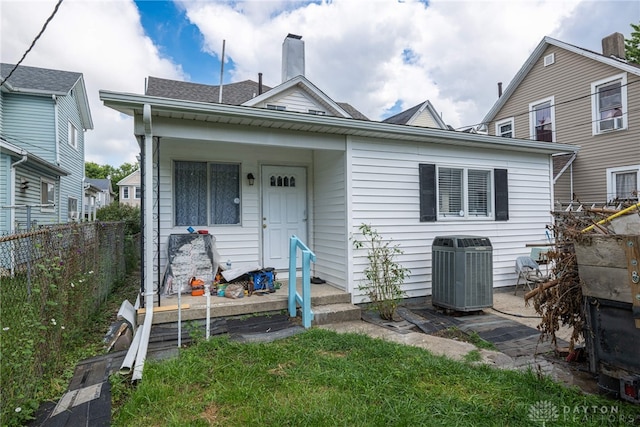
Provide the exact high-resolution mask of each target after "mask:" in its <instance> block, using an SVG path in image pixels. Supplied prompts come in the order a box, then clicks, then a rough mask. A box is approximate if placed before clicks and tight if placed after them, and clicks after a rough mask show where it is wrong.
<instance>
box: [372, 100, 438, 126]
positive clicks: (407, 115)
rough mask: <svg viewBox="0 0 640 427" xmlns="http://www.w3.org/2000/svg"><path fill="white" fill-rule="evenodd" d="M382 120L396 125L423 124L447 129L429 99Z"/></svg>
mask: <svg viewBox="0 0 640 427" xmlns="http://www.w3.org/2000/svg"><path fill="white" fill-rule="evenodd" d="M382 122H383V123H394V124H397V125H409V126H423V127H429V128H437V129H445V130H446V129H449V127H448V126H447V125H446V123H445V122H444V121H443V120H442V117H440V115H439V114H438V112H437V111H436V109H435V108H433V105H432V104H431V102H429V100H426V101H424V102H422V103H420V104H418V105H416V106H414V107H411V108H409V109H408V110H404V111H402V112H400V113H398V114H396V115H393V116H391V117H387V118H386V119H384V120H383V121H382Z"/></svg>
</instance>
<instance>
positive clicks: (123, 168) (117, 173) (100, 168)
mask: <svg viewBox="0 0 640 427" xmlns="http://www.w3.org/2000/svg"><path fill="white" fill-rule="evenodd" d="M136 170H138V165H137V164H131V163H123V164H122V165H120V167H118V168H114V167H113V166H111V165H99V164H97V163H94V162H86V163H85V164H84V174H85V176H86V177H87V178H93V179H105V178H110V179H111V189H112V190H113V191H114V192H117V191H118V186H117V184H118V181H120V180H122V178H124V177H126V176H127V175H130V174H131V173H133V172H135V171H136Z"/></svg>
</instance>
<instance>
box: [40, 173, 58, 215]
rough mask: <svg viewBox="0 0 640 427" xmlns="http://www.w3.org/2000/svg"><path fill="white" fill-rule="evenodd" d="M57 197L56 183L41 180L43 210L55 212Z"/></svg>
mask: <svg viewBox="0 0 640 427" xmlns="http://www.w3.org/2000/svg"><path fill="white" fill-rule="evenodd" d="M55 197H56V185H55V183H54V182H53V181H49V180H45V179H43V180H41V181H40V203H42V205H43V206H42V208H41V210H42V211H43V212H53V211H54V210H55V207H54V204H55Z"/></svg>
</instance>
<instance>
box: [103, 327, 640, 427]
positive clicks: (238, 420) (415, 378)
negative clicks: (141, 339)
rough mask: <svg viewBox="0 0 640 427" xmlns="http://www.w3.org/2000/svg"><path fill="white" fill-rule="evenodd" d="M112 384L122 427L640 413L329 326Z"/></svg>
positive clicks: (601, 417)
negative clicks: (132, 385) (135, 383)
mask: <svg viewBox="0 0 640 427" xmlns="http://www.w3.org/2000/svg"><path fill="white" fill-rule="evenodd" d="M112 384H113V390H112V392H113V403H114V406H113V420H112V423H113V425H114V426H160V425H162V426H207V425H221V426H536V425H539V426H542V425H547V426H571V425H576V426H603V425H615V426H617V425H633V421H632V420H633V419H634V418H635V417H637V416H639V414H640V407H638V406H633V405H629V404H625V403H623V402H620V401H612V400H607V399H604V398H602V397H599V396H586V395H583V394H582V393H581V392H580V391H579V390H577V389H569V388H566V387H564V386H562V385H559V384H556V383H554V382H553V381H551V380H549V379H547V378H541V377H539V376H538V375H537V374H536V373H535V372H528V373H521V372H515V371H503V370H497V369H493V368H490V367H487V366H474V365H473V364H471V363H465V362H456V361H453V360H450V359H447V358H445V357H435V356H433V355H431V354H430V353H429V352H427V351H425V350H423V349H420V348H415V347H409V346H403V345H399V344H395V343H390V342H385V341H382V340H377V339H372V338H369V337H367V336H363V335H356V334H338V333H335V332H332V331H326V330H321V329H310V330H308V331H306V332H304V333H302V334H299V335H296V336H293V337H290V338H287V339H284V340H281V341H276V342H273V343H249V344H246V343H237V342H232V341H229V340H228V338H227V337H224V336H223V337H216V338H213V339H211V340H210V341H208V342H207V341H203V342H200V343H198V344H197V345H194V346H192V347H190V348H187V349H184V350H182V351H181V353H180V356H179V357H178V358H176V359H171V360H167V361H164V362H148V363H147V364H146V365H145V370H144V377H143V379H142V381H141V382H140V383H139V384H138V386H137V387H135V388H130V387H129V386H128V384H129V379H128V378H127V379H123V378H121V377H118V376H114V377H112ZM636 422H640V419H639V420H637V421H636Z"/></svg>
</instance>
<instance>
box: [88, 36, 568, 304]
mask: <svg viewBox="0 0 640 427" xmlns="http://www.w3.org/2000/svg"><path fill="white" fill-rule="evenodd" d="M301 43H302V41H301V40H300V38H299V37H296V36H294V37H292V36H288V37H287V38H286V39H285V41H284V43H283V51H284V54H283V56H284V57H285V58H289V59H291V55H287V49H288V48H289V47H290V45H291V44H293V45H294V46H296V48H297V49H298V50H301V49H300V46H301ZM294 59H295V58H294ZM297 61H298V62H297V65H298V67H297V70H299V74H296V75H290V73H289V70H291V66H290V64H288V61H285V63H284V64H283V82H282V83H281V84H280V85H278V86H276V87H274V88H271V89H269V90H266V91H261V84H260V82H257V83H256V82H251V81H246V82H240V83H235V84H231V85H227V86H223V87H222V88H220V87H212V86H207V87H205V86H204V85H198V84H192V83H185V82H173V81H169V80H162V79H156V78H150V79H149V80H148V82H147V83H148V84H147V89H146V93H145V94H132V93H120V92H111V91H105V90H102V91H100V98H101V99H102V101H103V102H104V105H106V106H107V107H109V108H113V109H115V110H117V111H119V112H121V113H123V114H126V115H129V116H131V117H133V118H134V128H133V132H134V134H135V135H136V138H137V140H138V142H139V144H140V148H141V157H142V161H141V165H142V176H143V180H142V186H143V190H144V191H143V193H144V200H143V205H144V207H145V209H144V216H145V220H144V224H145V225H144V233H145V235H146V236H150V238H146V239H144V241H145V242H146V246H145V256H144V263H145V265H144V270H145V274H144V277H145V287H146V289H154V288H156V287H157V286H158V283H157V280H158V279H157V277H158V276H159V274H158V273H157V272H158V271H163V270H164V268H165V266H166V263H167V242H168V240H169V237H170V235H172V234H182V233H187V229H188V228H189V227H193V228H194V229H198V230H207V231H208V232H209V234H212V235H213V236H215V239H216V242H215V243H216V249H217V251H218V252H219V254H220V256H221V259H223V260H227V259H228V260H231V261H232V262H233V263H234V264H235V263H238V262H240V263H245V262H247V263H258V264H260V265H262V266H264V267H274V268H275V269H277V270H282V274H283V275H285V276H284V277H286V271H287V270H286V269H287V267H288V257H289V256H288V248H289V246H288V239H289V237H290V236H291V235H293V234H295V235H297V236H298V237H299V238H301V239H302V240H303V241H304V242H305V243H306V244H307V245H308V246H309V247H310V248H311V249H312V250H313V251H314V252H315V254H316V262H315V263H314V264H313V265H312V269H313V271H312V274H313V275H315V276H318V277H320V278H323V279H325V280H326V281H327V282H328V283H329V284H331V285H333V286H335V287H337V288H339V289H343V290H345V291H348V292H350V293H351V295H352V301H353V302H355V303H359V302H362V301H364V299H365V297H364V295H363V294H362V292H361V291H360V290H359V289H358V285H359V283H360V279H361V278H362V272H363V270H364V268H365V267H366V265H367V259H366V252H365V251H363V250H356V249H354V248H353V245H352V241H351V240H350V239H351V237H352V236H356V237H357V236H358V233H359V231H358V227H359V226H360V225H361V224H363V223H367V224H370V225H371V226H372V227H373V228H375V229H376V230H377V231H378V232H379V233H380V234H381V235H382V236H383V237H384V238H385V239H392V240H393V242H394V243H396V244H398V245H400V247H401V249H402V250H403V251H404V254H403V255H401V256H400V257H399V258H398V262H399V263H400V264H402V265H403V266H404V267H407V268H409V269H410V270H411V274H410V276H409V278H408V279H407V280H406V282H405V283H404V285H403V289H404V290H405V291H406V293H407V295H408V296H409V297H417V296H425V295H429V294H430V292H431V273H432V272H431V254H432V249H431V246H432V244H433V241H434V238H435V237H436V236H442V235H476V236H483V237H488V238H489V239H490V240H491V243H492V246H493V266H492V268H493V278H494V282H493V283H494V286H497V287H499V286H508V285H513V284H514V283H515V280H516V277H515V273H514V271H513V270H514V269H513V265H514V260H515V258H516V257H517V256H519V255H524V254H528V253H529V249H527V248H526V247H525V244H526V243H528V242H539V241H540V240H541V239H544V237H545V226H546V225H547V224H549V223H550V222H551V221H552V217H551V214H550V211H551V209H552V200H553V188H552V155H553V154H555V153H558V152H562V151H565V150H567V148H568V147H567V146H566V145H560V144H556V143H550V142H540V141H532V140H529V139H513V138H501V137H495V136H487V135H478V134H470V133H465V132H456V131H451V130H444V129H437V128H428V127H420V126H408V125H401V124H393V123H383V122H376V121H370V120H366V119H365V118H364V117H363V116H362V115H361V114H359V113H357V110H355V109H354V108H353V107H350V106H348V104H341V103H338V102H335V101H334V100H333V99H331V98H330V97H329V96H328V95H327V94H325V93H324V92H323V91H321V90H320V89H319V88H317V87H316V86H315V85H313V84H312V83H311V82H310V81H309V80H308V79H306V78H305V77H304V67H303V66H300V64H301V63H302V64H304V61H303V59H301V58H297ZM294 65H296V64H294ZM294 68H295V67H294ZM240 86H243V87H248V88H249V91H248V94H249V95H248V97H246V98H244V99H239V98H236V97H237V96H239V94H240V92H241V91H240V90H239V87H240ZM262 89H264V87H262ZM221 90H222V92H223V94H222V99H223V101H225V100H226V101H227V103H224V102H223V103H220V102H218V100H219V95H220V91H221ZM232 98H233V101H231V99H232ZM145 171H153V173H149V174H145ZM156 244H157V245H159V246H158V247H159V254H158V249H157V247H156ZM156 255H159V256H156ZM154 271H155V273H154ZM156 289H157V288H156Z"/></svg>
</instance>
